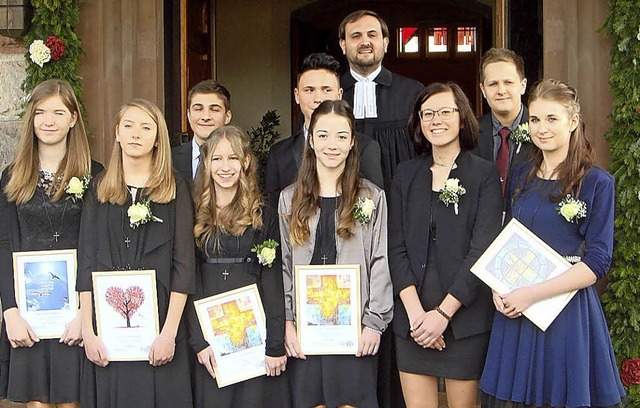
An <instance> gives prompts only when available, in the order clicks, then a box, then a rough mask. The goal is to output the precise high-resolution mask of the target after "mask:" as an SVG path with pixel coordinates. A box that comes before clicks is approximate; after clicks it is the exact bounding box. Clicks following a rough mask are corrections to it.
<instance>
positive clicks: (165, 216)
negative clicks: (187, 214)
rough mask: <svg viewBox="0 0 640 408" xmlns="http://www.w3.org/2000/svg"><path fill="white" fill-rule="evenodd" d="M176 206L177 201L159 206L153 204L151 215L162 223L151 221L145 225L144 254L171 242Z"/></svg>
mask: <svg viewBox="0 0 640 408" xmlns="http://www.w3.org/2000/svg"><path fill="white" fill-rule="evenodd" d="M174 206H175V200H172V201H170V202H169V203H167V204H157V203H154V202H151V213H152V214H153V215H155V216H156V217H158V218H160V219H161V220H162V222H156V221H149V222H148V223H147V224H146V225H145V230H144V235H145V236H144V254H148V253H149V252H151V251H153V250H154V249H156V248H158V247H159V246H161V245H163V244H164V243H165V242H168V241H170V240H171V236H172V235H173V234H172V233H171V232H172V231H173V228H172V225H171V224H173V218H171V216H172V214H171V210H172V208H173V207H174Z"/></svg>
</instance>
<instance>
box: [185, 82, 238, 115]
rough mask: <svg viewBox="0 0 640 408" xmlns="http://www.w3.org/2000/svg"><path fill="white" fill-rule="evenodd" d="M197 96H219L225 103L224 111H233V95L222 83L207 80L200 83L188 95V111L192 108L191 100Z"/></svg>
mask: <svg viewBox="0 0 640 408" xmlns="http://www.w3.org/2000/svg"><path fill="white" fill-rule="evenodd" d="M196 94H217V95H218V96H219V97H220V99H222V102H223V103H224V110H225V111H228V110H230V109H231V93H229V90H228V89H227V88H225V87H224V86H223V85H222V84H221V83H220V82H218V81H214V80H213V79H206V80H204V81H201V82H198V83H197V84H196V85H195V86H194V87H193V88H191V90H189V93H188V94H187V110H188V109H189V107H191V99H192V98H193V95H196Z"/></svg>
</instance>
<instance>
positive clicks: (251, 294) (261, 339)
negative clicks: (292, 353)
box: [194, 283, 267, 387]
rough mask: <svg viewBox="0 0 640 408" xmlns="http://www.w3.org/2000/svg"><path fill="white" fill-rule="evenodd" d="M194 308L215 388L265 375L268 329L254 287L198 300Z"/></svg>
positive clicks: (255, 286) (260, 302) (258, 293)
mask: <svg viewBox="0 0 640 408" xmlns="http://www.w3.org/2000/svg"><path fill="white" fill-rule="evenodd" d="M194 306H195V309H196V314H197V315H198V321H199V322H200V328H201V329H202V334H203V335H204V338H205V339H206V340H207V342H208V343H209V345H210V346H211V349H212V350H213V355H214V357H215V359H216V366H215V367H214V371H215V374H216V382H217V383H218V387H225V386H227V385H230V384H235V383H238V382H241V381H245V380H248V379H251V378H255V377H259V376H261V375H265V374H267V371H266V368H265V365H264V364H265V363H264V360H265V347H266V338H267V325H266V318H265V314H264V308H263V307H262V301H261V299H260V292H259V291H258V286H257V285H256V284H255V283H254V284H252V285H248V286H244V287H241V288H238V289H234V290H230V291H228V292H224V293H220V294H218V295H214V296H209V297H207V298H204V299H201V300H198V301H196V302H194Z"/></svg>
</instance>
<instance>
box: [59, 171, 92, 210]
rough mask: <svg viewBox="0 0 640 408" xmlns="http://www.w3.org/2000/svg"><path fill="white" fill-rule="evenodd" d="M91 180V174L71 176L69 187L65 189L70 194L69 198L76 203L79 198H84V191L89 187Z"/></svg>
mask: <svg viewBox="0 0 640 408" xmlns="http://www.w3.org/2000/svg"><path fill="white" fill-rule="evenodd" d="M90 181H91V176H90V175H89V174H85V175H84V176H82V177H81V178H77V177H71V179H70V180H69V184H67V187H66V188H65V189H64V191H65V193H67V194H69V196H68V197H67V200H71V201H73V202H74V203H75V202H76V201H77V200H82V197H83V196H84V192H85V191H87V188H89V182H90Z"/></svg>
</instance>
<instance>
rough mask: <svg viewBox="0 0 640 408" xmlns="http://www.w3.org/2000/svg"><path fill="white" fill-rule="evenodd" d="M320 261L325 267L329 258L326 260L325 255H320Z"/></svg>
mask: <svg viewBox="0 0 640 408" xmlns="http://www.w3.org/2000/svg"><path fill="white" fill-rule="evenodd" d="M320 259H322V264H323V265H326V264H327V259H329V258H327V255H325V254H322V258H320Z"/></svg>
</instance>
